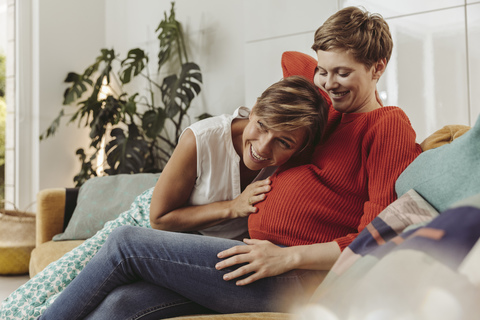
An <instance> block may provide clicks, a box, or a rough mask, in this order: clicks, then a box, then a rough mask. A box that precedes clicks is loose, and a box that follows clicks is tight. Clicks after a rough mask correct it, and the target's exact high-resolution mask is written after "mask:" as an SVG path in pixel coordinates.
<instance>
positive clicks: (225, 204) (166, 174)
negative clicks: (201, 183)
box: [150, 130, 270, 231]
mask: <svg viewBox="0 0 480 320" xmlns="http://www.w3.org/2000/svg"><path fill="white" fill-rule="evenodd" d="M196 178H197V149H196V140H195V135H194V134H193V132H192V131H191V130H186V131H185V132H184V134H183V135H182V137H181V139H180V141H179V142H178V145H177V147H176V148H175V150H174V152H173V154H172V156H171V158H170V160H169V161H168V163H167V165H166V166H165V169H164V170H163V171H162V174H161V175H160V178H159V179H158V181H157V184H156V185H155V189H154V191H153V195H152V202H151V205H150V224H151V225H152V228H154V229H160V230H168V231H194V230H201V229H205V228H208V227H210V226H213V225H216V224H218V223H220V222H223V221H226V220H229V219H235V218H238V217H246V216H248V214H250V213H251V212H255V211H256V208H255V207H254V206H253V205H254V204H255V203H256V202H258V201H261V200H263V198H264V195H263V193H265V192H268V190H270V186H269V184H270V181H269V179H266V180H262V181H258V182H255V183H254V184H252V185H250V186H249V187H247V188H246V189H245V191H244V192H243V193H242V194H241V195H240V196H238V197H237V198H236V199H234V200H231V201H220V202H214V203H211V204H207V205H201V206H189V205H188V200H189V198H190V195H191V193H192V190H193V187H194V185H195V181H196Z"/></svg>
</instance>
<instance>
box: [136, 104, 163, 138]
mask: <svg viewBox="0 0 480 320" xmlns="http://www.w3.org/2000/svg"><path fill="white" fill-rule="evenodd" d="M166 118H167V115H166V114H165V111H164V110H163V109H161V108H158V109H155V110H148V111H147V112H145V113H144V114H143V117H142V129H143V130H144V132H145V134H146V135H147V137H149V138H151V139H156V138H157V136H158V135H160V132H162V130H163V128H164V126H165V120H166Z"/></svg>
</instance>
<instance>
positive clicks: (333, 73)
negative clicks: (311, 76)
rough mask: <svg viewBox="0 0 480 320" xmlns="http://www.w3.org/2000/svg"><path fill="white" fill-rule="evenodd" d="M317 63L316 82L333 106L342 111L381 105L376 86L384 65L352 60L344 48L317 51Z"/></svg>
mask: <svg viewBox="0 0 480 320" xmlns="http://www.w3.org/2000/svg"><path fill="white" fill-rule="evenodd" d="M317 58H318V66H317V70H316V72H315V84H316V85H317V86H318V87H320V88H322V89H324V90H325V91H326V92H327V93H328V95H329V97H330V99H331V100H332V104H333V107H334V108H335V110H337V111H339V112H343V113H360V112H369V111H372V110H374V109H377V108H379V107H380V105H379V104H378V102H377V100H376V97H375V89H376V84H377V81H378V79H379V78H380V76H381V74H382V73H383V70H384V69H385V66H384V65H380V68H381V72H380V73H379V72H378V70H377V68H378V64H379V63H380V64H381V63H382V62H381V61H380V62H377V63H376V64H374V65H373V66H372V67H371V68H370V69H367V68H366V67H365V65H364V64H362V63H360V62H358V61H356V60H355V58H354V57H353V55H352V54H350V53H348V52H347V51H345V50H340V49H332V50H328V51H322V50H318V51H317Z"/></svg>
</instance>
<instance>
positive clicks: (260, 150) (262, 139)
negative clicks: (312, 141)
mask: <svg viewBox="0 0 480 320" xmlns="http://www.w3.org/2000/svg"><path fill="white" fill-rule="evenodd" d="M306 131H307V130H306V129H304V128H300V129H296V130H293V131H277V130H272V129H269V127H268V124H267V123H266V122H265V121H264V120H263V119H261V118H259V117H258V116H256V115H255V114H253V113H251V114H250V121H249V123H248V124H247V126H246V127H245V129H244V131H243V162H244V163H245V165H246V166H247V168H249V169H250V170H260V169H263V168H265V167H270V166H281V165H282V164H284V163H286V162H287V161H288V160H289V159H290V158H291V157H292V156H293V155H294V154H295V153H296V152H298V151H300V149H301V148H302V147H303V145H304V142H305V139H306V134H307V133H306Z"/></svg>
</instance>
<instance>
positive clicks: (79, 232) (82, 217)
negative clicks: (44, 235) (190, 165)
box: [53, 173, 160, 241]
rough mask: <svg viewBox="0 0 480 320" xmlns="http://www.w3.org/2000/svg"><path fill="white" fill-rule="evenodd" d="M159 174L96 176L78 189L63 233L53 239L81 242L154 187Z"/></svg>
mask: <svg viewBox="0 0 480 320" xmlns="http://www.w3.org/2000/svg"><path fill="white" fill-rule="evenodd" d="M159 176H160V174H159V173H156V174H153V173H137V174H119V175H114V176H105V177H96V178H92V179H90V180H88V181H87V182H85V184H83V185H82V186H81V187H80V190H79V192H78V199H77V206H76V207H75V211H74V212H73V215H72V218H71V219H70V222H69V223H68V225H67V228H66V229H65V232H64V233H61V234H58V235H56V236H55V237H54V238H53V240H54V241H59V240H84V239H87V238H90V237H92V236H93V235H94V234H95V233H96V232H97V231H98V230H100V229H102V228H103V225H104V224H105V223H106V222H108V221H110V220H113V219H116V218H117V217H118V216H119V215H120V213H122V212H124V211H126V210H128V209H129V208H130V205H131V204H132V202H133V200H135V198H136V197H137V196H138V195H140V194H141V193H142V192H143V191H145V190H147V189H150V188H152V187H154V186H155V184H156V182H157V180H158V177H159Z"/></svg>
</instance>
